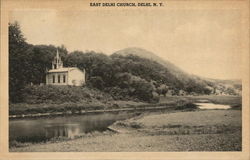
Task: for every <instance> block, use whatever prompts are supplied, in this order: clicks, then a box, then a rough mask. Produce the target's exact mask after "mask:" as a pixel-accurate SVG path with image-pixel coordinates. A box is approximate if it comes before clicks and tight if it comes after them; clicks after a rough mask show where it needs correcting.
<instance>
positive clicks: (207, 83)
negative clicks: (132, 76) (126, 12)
mask: <svg viewBox="0 0 250 160" xmlns="http://www.w3.org/2000/svg"><path fill="white" fill-rule="evenodd" d="M114 55H121V56H129V55H135V56H139V57H141V58H146V59H149V60H153V61H155V62H157V63H159V64H161V65H163V66H164V67H165V68H167V69H168V71H169V72H170V73H171V74H172V76H174V78H176V79H177V80H178V81H180V82H181V83H182V84H183V85H184V86H189V85H191V84H193V85H196V87H200V86H202V87H204V88H207V89H209V90H210V91H211V93H212V94H233V95H235V94H237V95H239V94H241V80H217V79H209V78H203V77H199V76H196V75H192V74H189V73H186V72H184V71H183V70H181V69H180V68H178V67H177V66H176V65H174V64H173V63H171V62H169V61H167V60H164V59H162V58H161V57H159V56H157V55H156V54H155V53H153V52H150V51H147V50H145V49H142V48H138V47H130V48H125V49H122V50H119V51H116V52H115V53H114ZM181 89H182V90H184V91H188V90H189V93H190V89H185V87H183V88H181Z"/></svg>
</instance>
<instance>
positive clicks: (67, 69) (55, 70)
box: [48, 67, 77, 73]
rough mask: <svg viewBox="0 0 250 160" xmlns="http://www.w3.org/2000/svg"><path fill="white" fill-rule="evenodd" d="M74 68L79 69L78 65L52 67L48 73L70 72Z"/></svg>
mask: <svg viewBox="0 0 250 160" xmlns="http://www.w3.org/2000/svg"><path fill="white" fill-rule="evenodd" d="M73 69H77V68H76V67H63V68H57V69H51V70H49V71H48V73H58V72H68V71H70V70H73Z"/></svg>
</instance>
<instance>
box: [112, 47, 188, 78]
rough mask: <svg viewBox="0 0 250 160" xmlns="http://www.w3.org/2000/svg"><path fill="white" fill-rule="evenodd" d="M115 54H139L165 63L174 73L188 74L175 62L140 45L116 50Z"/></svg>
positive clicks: (162, 63)
mask: <svg viewBox="0 0 250 160" xmlns="http://www.w3.org/2000/svg"><path fill="white" fill-rule="evenodd" d="M114 54H119V55H123V56H127V55H130V54H132V55H136V56H139V57H142V58H147V59H150V60H153V61H156V62H158V63H160V64H161V65H163V66H164V67H166V68H168V70H169V71H170V72H171V73H172V74H175V75H179V74H186V73H185V72H184V71H182V70H181V69H180V68H178V67H177V66H175V65H174V64H173V63H171V62H169V61H167V60H163V59H162V58H161V57H159V56H157V55H156V54H154V53H153V52H150V51H147V50H145V49H142V48H138V47H130V48H125V49H122V50H119V51H116V52H115V53H114Z"/></svg>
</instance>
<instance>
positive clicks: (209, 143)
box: [10, 110, 242, 152]
mask: <svg viewBox="0 0 250 160" xmlns="http://www.w3.org/2000/svg"><path fill="white" fill-rule="evenodd" d="M110 128H112V129H114V130H116V131H118V133H109V134H98V135H93V136H84V137H81V138H78V139H75V140H69V141H63V142H58V143H50V142H49V143H47V144H33V145H28V146H25V147H19V148H17V147H12V148H10V151H13V152H16V151H18V152H33V151H35V152H67V151H75V152H77V151H79V152H92V151H100V152H102V151H105V152H116V151H123V152H126V151H133V152H144V151H240V150H241V149H242V148H241V143H242V136H241V111H239V110H204V111H192V112H175V113H162V114H149V115H143V116H139V117H135V118H132V119H129V120H125V121H120V122H116V123H115V124H114V125H112V126H111V127H110Z"/></svg>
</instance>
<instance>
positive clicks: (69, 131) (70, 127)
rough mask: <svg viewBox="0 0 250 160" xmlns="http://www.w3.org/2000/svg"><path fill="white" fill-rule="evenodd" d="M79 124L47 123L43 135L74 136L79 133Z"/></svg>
mask: <svg viewBox="0 0 250 160" xmlns="http://www.w3.org/2000/svg"><path fill="white" fill-rule="evenodd" d="M79 125H80V124H65V125H64V124H60V125H47V126H45V137H46V138H48V139H49V138H53V137H67V138H75V137H76V136H78V135H80V126H79Z"/></svg>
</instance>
